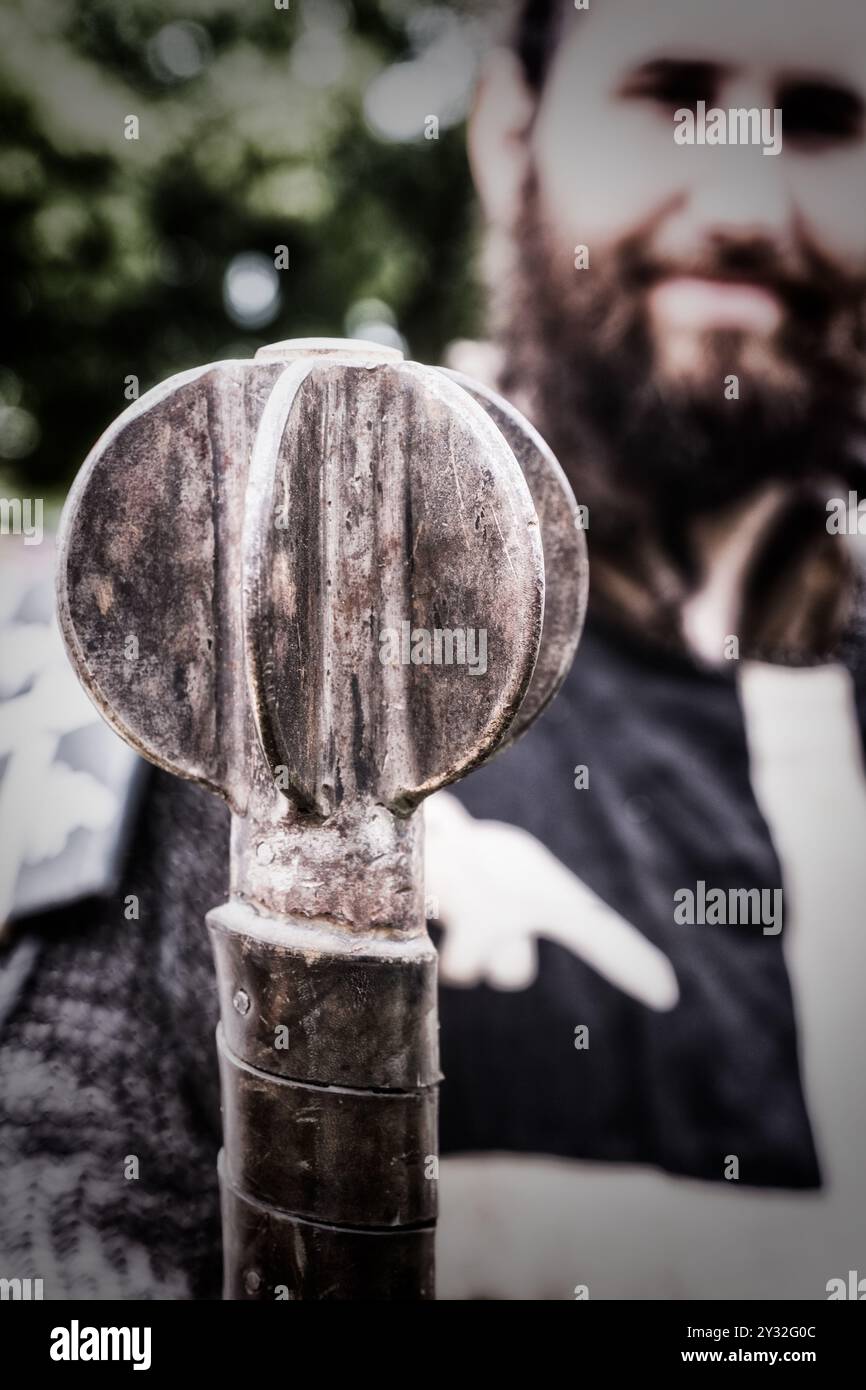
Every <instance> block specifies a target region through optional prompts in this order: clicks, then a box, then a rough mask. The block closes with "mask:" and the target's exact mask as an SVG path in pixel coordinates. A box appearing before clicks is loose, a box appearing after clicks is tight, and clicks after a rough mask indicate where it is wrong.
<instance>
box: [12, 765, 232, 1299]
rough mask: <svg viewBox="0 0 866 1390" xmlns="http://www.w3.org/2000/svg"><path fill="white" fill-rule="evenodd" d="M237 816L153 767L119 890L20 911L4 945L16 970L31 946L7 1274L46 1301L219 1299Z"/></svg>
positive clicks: (17, 1055)
mask: <svg viewBox="0 0 866 1390" xmlns="http://www.w3.org/2000/svg"><path fill="white" fill-rule="evenodd" d="M228 831H229V815H228V811H227V809H226V808H225V807H224V806H223V805H222V803H221V802H219V801H218V799H217V798H216V797H214V796H212V795H211V794H210V793H208V792H205V791H203V790H201V789H200V788H198V787H195V786H192V785H191V784H188V783H183V782H179V781H177V780H176V779H174V778H170V777H168V776H166V775H165V774H164V773H159V772H153V773H152V774H151V777H150V780H149V782H148V786H147V791H146V793H145V801H144V805H143V807H142V810H141V814H140V816H139V818H138V829H137V835H136V838H135V840H134V843H133V846H132V850H131V853H130V855H129V860H128V863H127V866H126V871H125V874H124V877H123V881H122V884H121V886H120V887H119V889H118V891H117V893H116V895H115V896H114V897H112V898H111V899H106V900H103V901H99V902H95V903H94V902H93V901H91V902H90V903H88V904H84V905H82V906H79V907H77V908H76V909H74V910H66V911H64V912H62V913H60V912H58V913H55V914H54V915H53V916H51V917H43V918H41V919H38V920H37V922H36V923H35V924H31V926H30V927H29V928H27V926H26V924H23V926H22V928H19V931H18V933H17V936H16V938H14V939H13V942H12V944H11V947H7V948H6V951H5V952H4V955H5V959H4V957H3V956H0V967H3V968H5V969H6V970H7V971H12V972H14V969H15V959H14V958H15V957H16V956H17V957H18V958H19V960H21V959H25V960H26V958H27V957H28V956H29V954H30V953H33V952H34V951H35V961H34V963H33V965H32V968H31V969H30V970H29V974H28V975H27V978H26V980H25V981H24V983H23V984H22V985H21V986H20V988H19V989H18V990H17V995H16V997H15V998H14V1001H13V1003H12V1005H11V1008H10V1009H9V1012H8V1013H7V1017H6V1020H5V1024H3V1026H2V1030H0V1197H2V1201H0V1277H4V1278H22V1279H26V1278H31V1279H42V1280H43V1290H44V1297H45V1298H46V1299H67V1298H69V1299H78V1298H81V1299H146V1298H165V1299H186V1298H194V1299H207V1298H219V1297H220V1286H221V1245H220V1219H219V1190H218V1184H217V1177H216V1156H217V1152H218V1149H219V1145H220V1134H221V1130H220V1114H219V1079H218V1070H217V1064H216V1052H215V1044H214V1029H215V1027H216V1022H217V1018H218V1015H219V1007H218V1002H217V995H216V981H215V977H214V971H213V964H212V960H211V952H210V945H209V941H208V937H207V931H206V928H205V924H204V916H205V913H206V912H207V911H208V909H209V908H211V907H214V906H216V905H217V904H218V903H220V902H223V901H225V899H226V897H227V872H228V870H227V866H228ZM130 894H135V895H136V896H137V897H138V899H139V917H138V920H137V921H136V920H127V918H126V916H125V906H124V903H125V899H126V898H127V897H128V895H130ZM10 956H11V957H12V959H11V960H10ZM132 1158H135V1159H137V1161H138V1176H137V1177H129V1176H127V1175H126V1174H127V1173H131V1172H133V1171H134V1168H135V1165H134V1164H133V1163H132V1162H131V1159H132Z"/></svg>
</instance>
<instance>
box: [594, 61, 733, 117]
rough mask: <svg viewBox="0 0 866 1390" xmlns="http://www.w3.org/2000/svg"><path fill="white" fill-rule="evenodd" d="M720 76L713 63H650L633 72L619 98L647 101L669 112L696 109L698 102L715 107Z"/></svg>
mask: <svg viewBox="0 0 866 1390" xmlns="http://www.w3.org/2000/svg"><path fill="white" fill-rule="evenodd" d="M717 82H718V74H717V72H716V71H715V69H714V67H713V65H712V64H710V63H671V62H658V63H648V64H647V65H646V66H645V67H642V68H640V69H639V70H638V71H637V72H634V73H631V74H630V75H629V76H628V77H627V78H626V79H625V81H624V82H623V83H622V84H621V86H620V88H619V93H618V95H619V96H621V97H625V98H627V99H630V100H633V101H648V102H651V103H652V104H654V105H656V106H660V107H663V108H664V109H665V110H666V111H667V110H671V111H677V110H679V109H681V108H682V107H688V108H689V109H690V110H694V108H695V107H696V106H697V104H698V102H699V101H705V102H706V103H707V105H708V106H711V105H712V104H713V100H714V96H715V91H716V86H717Z"/></svg>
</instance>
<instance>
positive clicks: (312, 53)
mask: <svg viewBox="0 0 866 1390" xmlns="http://www.w3.org/2000/svg"><path fill="white" fill-rule="evenodd" d="M419 16H420V18H419ZM443 17H444V19H446V20H447V19H448V15H447V14H446V12H445V11H443V10H442V9H441V7H440V8H438V9H429V8H425V7H423V6H419V5H413V4H410V3H401V0H354V3H352V0H290V5H289V8H288V9H278V8H276V5H275V3H274V0H244V3H233V4H229V3H227V0H186V3H182V2H181V0H5V4H4V8H3V10H2V13H0V116H2V121H0V128H2V130H3V131H4V132H5V134H4V137H3V143H2V146H0V200H2V204H3V217H2V232H0V237H2V243H0V245H2V264H3V269H4V277H3V279H4V288H3V314H4V322H5V323H6V324H7V325H8V328H9V337H8V339H7V345H6V348H5V349H4V350H3V352H2V354H0V465H2V466H3V468H4V469H5V470H6V471H7V472H9V471H12V472H13V473H14V472H17V474H18V477H19V479H20V480H21V481H22V482H23V480H24V479H26V480H27V482H26V486H27V488H28V489H29V490H30V491H31V492H33V491H34V490H35V489H36V488H39V489H42V490H43V491H46V492H49V493H50V491H51V489H52V488H60V487H62V486H64V485H65V484H66V483H68V481H69V480H70V478H71V477H72V475H73V474H74V472H75V470H76V469H77V468H78V466H79V465H80V463H81V461H82V459H83V458H84V456H85V454H86V452H87V450H88V448H89V447H90V445H91V444H92V443H93V441H94V439H95V438H96V437H97V435H98V434H99V432H100V431H101V430H102V429H103V428H104V427H105V426H106V425H107V424H108V423H109V422H110V421H111V420H112V419H113V418H114V416H115V415H117V414H118V412H119V411H120V410H121V409H123V407H124V406H125V405H126V404H128V401H127V400H126V399H125V398H124V382H125V379H126V378H127V377H128V376H130V375H134V376H136V377H137V378H138V380H139V382H140V389H141V391H142V392H144V391H145V390H147V389H148V388H149V387H150V386H151V385H153V384H154V383H155V382H157V381H159V380H161V379H162V378H164V377H166V376H168V375H170V374H171V373H172V372H176V371H180V370H182V369H184V368H186V367H189V366H193V365H196V364H198V363H202V362H206V361H209V360H215V359H218V358H220V357H227V356H248V355H251V354H252V353H253V352H254V351H255V349H256V348H257V347H258V346H259V345H260V344H261V343H263V342H273V341H276V340H278V339H280V338H287V337H295V336H301V335H308V334H328V335H335V336H343V335H344V333H345V332H346V331H347V325H346V315H347V312H348V311H349V310H350V308H351V306H352V305H356V304H357V303H358V301H362V300H381V301H384V305H385V306H387V308H388V309H390V311H391V312H392V314H393V320H394V323H395V324H396V327H397V329H399V332H400V333H401V334H402V335H403V336H404V337H405V339H406V340H407V343H408V348H409V351H410V352H411V354H412V355H413V356H414V357H417V358H418V359H420V360H427V361H435V360H436V359H437V357H438V356H439V355H440V353H441V351H442V349H443V347H444V346H445V344H446V343H447V342H448V341H449V340H450V339H452V338H455V337H460V336H466V335H470V334H472V333H473V332H474V331H476V329H477V316H478V308H479V295H478V290H477V286H476V283H475V279H474V273H473V258H472V250H473V238H474V214H473V200H472V195H471V189H470V183H469V175H468V170H467V166H466V157H465V151H464V132H463V129H462V125H461V123H460V120H459V117H452V118H451V119H449V120H443V122H442V128H441V130H440V132H439V138H438V139H425V138H424V135H423V132H422V131H421V130H418V131H416V132H415V133H414V134H413V136H412V137H411V138H408V139H407V138H402V139H395V138H390V139H389V138H385V136H383V134H382V133H381V130H379V131H378V132H377V130H376V129H375V122H373V123H372V124H371V122H370V121H369V119H367V118H365V105H364V103H365V94H366V93H367V92H368V90H369V87H370V83H371V82H374V81H375V80H376V79H377V75H379V74H381V73H382V72H383V71H387V69H388V68H389V66H391V65H394V64H397V63H400V62H403V61H406V60H412V59H413V56H414V58H416V59H417V57H418V55H419V52H423V47H424V44H425V42H426V43H429V42H431V41H432V40H431V35H432V37H433V39H435V36H436V34H437V33H438V32H439V29H441V25H442V21H443ZM452 19H453V16H452ZM437 26H438V27H437ZM452 41H453V39H452ZM467 42H468V40H467ZM447 68H448V64H447V63H446V64H444V65H443V73H445V74H447ZM435 81H436V77H435V73H434V77H433V92H434V96H435ZM429 84H430V77H429V74H428V88H429ZM424 95H426V91H425V93H424ZM419 99H421V100H423V97H419ZM443 109H444V99H443ZM422 110H423V108H422ZM429 110H430V111H431V112H435V111H436V110H437V107H436V106H435V105H431V106H430V107H429ZM130 115H134V116H136V117H137V118H138V123H139V138H138V139H137V140H134V139H132V140H131V139H126V138H125V136H124V131H125V128H128V127H125V122H126V119H127V117H129V116H130ZM278 246H286V247H288V250H289V258H290V266H289V269H284V270H280V271H279V272H278V274H279V289H278V295H279V300H278V303H279V308H278V312H276V314H275V316H274V317H273V318H272V320H271V321H269V322H267V323H266V324H257V325H255V326H252V325H251V324H250V323H248V322H247V323H244V322H239V321H238V320H237V319H236V320H235V321H234V322H233V321H232V317H231V315H230V313H229V312H228V310H227V307H226V302H225V298H224V285H225V275H226V270H227V268H228V266H229V265H230V264H231V262H232V260H233V258H234V257H236V256H238V255H241V254H243V253H250V252H252V253H257V254H258V256H259V257H264V258H266V259H267V261H269V262H270V264H271V265H273V261H274V255H275V248H276V247H278ZM383 313H384V310H383ZM357 317H358V315H355V319H357ZM361 318H363V313H362V314H361ZM353 321H354V320H353ZM350 327H351V324H350ZM4 406H5V410H4V409H3V407H4ZM26 416H29V417H31V424H32V420H33V419H35V422H36V426H38V429H31V439H30V444H29V446H28V444H27V429H26V428H23V434H22V420H23V421H24V422H25V425H26V418H25V417H26ZM13 417H14V418H13ZM4 420H5V421H6V426H7V428H4ZM16 430H17V433H16ZM22 440H23V442H22Z"/></svg>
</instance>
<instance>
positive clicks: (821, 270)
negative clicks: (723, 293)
mask: <svg viewBox="0 0 866 1390" xmlns="http://www.w3.org/2000/svg"><path fill="white" fill-rule="evenodd" d="M620 273H621V275H622V278H623V283H625V284H628V285H630V286H631V288H632V289H634V290H635V291H638V292H640V291H646V290H648V289H651V288H652V287H653V286H654V285H657V284H658V283H659V282H660V281H662V280H665V279H668V278H669V277H671V276H677V277H679V276H684V277H689V278H695V279H705V280H719V281H730V280H736V281H737V282H742V283H746V284H753V285H755V286H758V287H759V288H761V289H766V290H769V291H770V292H771V293H773V294H775V295H776V296H777V297H778V299H779V300H780V301H781V303H782V305H783V306H784V308H785V309H786V310H787V312H788V316H789V317H790V318H791V319H793V320H795V321H796V322H798V323H800V324H803V325H808V326H812V327H814V326H820V325H821V324H823V323H826V322H827V320H828V319H829V318H830V317H831V316H832V315H833V314H834V313H835V312H837V311H838V310H839V309H840V307H843V306H844V307H848V306H850V305H851V304H852V302H854V303H856V302H862V301H863V298H864V296H866V278H863V277H860V278H859V279H858V278H856V277H853V276H851V275H849V274H847V273H845V272H844V271H842V270H841V269H840V268H838V267H837V266H835V265H833V263H832V262H831V261H829V260H828V259H827V258H826V257H824V256H821V255H819V254H818V253H817V252H815V251H812V250H810V249H807V248H802V249H800V248H794V247H780V246H775V245H773V244H772V243H769V242H767V241H764V240H760V241H759V240H753V241H742V242H728V243H723V244H720V245H718V246H715V247H707V248H705V249H703V250H702V251H700V252H698V253H697V254H694V255H689V256H682V257H677V258H674V257H664V256H660V255H658V256H657V255H654V254H653V253H652V252H651V251H649V252H648V251H647V249H646V248H645V247H644V246H642V245H640V244H636V243H634V242H629V243H625V244H624V245H623V246H622V247H621V259H620Z"/></svg>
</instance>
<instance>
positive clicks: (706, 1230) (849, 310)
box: [428, 0, 866, 1298]
mask: <svg viewBox="0 0 866 1390" xmlns="http://www.w3.org/2000/svg"><path fill="white" fill-rule="evenodd" d="M699 103H704V108H699ZM699 109H706V110H709V109H721V110H723V111H743V110H744V109H745V110H748V111H756V112H758V113H769V114H770V115H772V113H778V112H781V122H782V149H781V152H780V153H779V154H778V155H777V156H774V157H769V158H768V157H765V154H764V150H763V148H762V147H761V146H760V145H739V146H737V145H727V146H722V145H712V144H709V143H708V144H705V145H694V146H689V145H683V144H680V143H678V142H677V140H676V139H675V130H676V129H677V126H678V124H679V125H680V126H681V125H682V124H683V114H682V113H683V112H684V111H685V112H689V113H692V112H697V111H698V110H699ZM864 112H866V16H864V12H863V10H862V7H861V6H858V5H857V4H856V3H854V0H836V3H834V4H831V5H830V6H829V8H828V9H826V10H824V11H823V18H822V21H821V23H820V25H819V24H816V20H815V14H814V11H813V9H812V7H811V6H810V5H809V4H808V3H806V2H805V0H803V3H800V0H795V3H793V4H790V3H787V0H785V3H782V0H779V2H778V3H777V2H776V0H769V3H764V4H761V5H759V6H755V5H752V4H750V3H748V0H743V2H742V3H740V0H736V2H735V3H733V4H729V5H725V6H710V5H703V6H695V5H694V4H693V3H690V0H659V2H658V3H654V4H650V5H647V4H645V3H642V0H593V3H592V5H591V6H589V7H588V8H587V9H581V10H576V9H575V7H574V6H572V5H567V4H563V3H558V0H527V3H525V4H523V5H522V6H520V7H519V13H518V15H517V18H516V25H515V27H514V29H513V30H512V31H511V34H510V42H509V43H507V44H506V45H504V46H503V48H502V49H501V50H500V51H499V52H498V53H496V54H494V55H492V56H491V58H490V60H489V61H488V63H487V66H486V72H485V77H484V81H483V83H482V86H481V89H480V92H479V96H478V100H477V103H476V108H475V112H474V116H473V121H472V128H471V138H470V150H471V155H472V163H473V168H474V171H475V177H476V182H477V184H478V188H479V191H480V193H481V196H482V201H483V203H484V207H485V211H486V213H487V217H488V223H489V227H490V235H489V245H488V272H489V275H490V278H491V282H492V287H493V294H494V303H495V305H496V308H497V309H498V314H499V324H500V338H499V341H500V344H501V358H500V364H499V366H500V370H499V384H500V386H501V388H502V390H503V391H504V393H505V394H506V395H508V396H509V397H510V398H511V399H513V400H514V401H515V403H516V404H518V405H520V406H521V407H522V408H523V409H524V410H526V411H527V413H528V414H529V415H530V417H531V418H532V419H533V421H534V423H535V424H536V425H537V426H538V428H539V429H540V431H541V433H542V434H543V435H544V437H545V438H546V439H547V440H548V441H549V442H550V444H551V445H552V447H553V449H554V451H555V452H556V454H557V456H558V457H559V459H560V462H561V463H562V465H563V467H564V468H565V470H566V472H567V473H568V475H569V478H570V480H571V482H572V485H573V487H574V490H575V493H576V495H577V497H578V500H579V502H580V503H581V504H582V505H584V506H586V507H587V508H588V517H589V521H588V527H589V529H588V539H589V549H590V582H591V598H590V611H589V620H588V624H587V630H586V633H585V636H584V639H583V643H582V645H581V648H580V650H579V652H578V656H577V658H576V660H575V663H574V666H573V668H572V670H571V673H570V676H569V678H568V680H567V682H566V685H565V688H564V690H563V692H562V694H561V695H560V697H559V699H558V701H557V702H556V704H555V705H554V706H553V707H552V709H551V710H550V712H549V713H548V715H547V716H546V717H545V718H544V719H543V720H542V721H541V722H540V724H539V725H538V726H537V727H536V728H534V729H532V730H531V731H530V732H529V734H528V735H527V736H526V738H525V739H524V740H523V741H522V742H521V743H520V744H518V746H517V747H516V748H515V749H514V750H513V751H512V752H511V753H510V754H509V755H508V756H507V757H504V758H502V759H501V760H499V761H496V760H495V761H494V762H493V764H491V765H490V766H489V768H487V769H483V770H482V771H481V772H480V773H479V774H478V775H477V776H476V777H474V778H473V779H472V780H471V781H469V782H467V783H466V785H465V787H461V788H459V789H458V790H457V796H458V797H459V799H460V802H462V804H463V807H464V808H466V809H468V810H469V811H470V812H471V813H472V814H473V816H475V817H478V818H480V819H479V820H477V821H470V820H469V819H468V818H467V816H466V810H465V809H464V810H461V809H460V808H459V806H458V803H457V801H456V799H455V798H454V797H453V796H448V797H440V798H434V801H433V803H432V804H431V805H430V807H429V808H428V824H429V837H428V838H429V850H428V854H429V863H428V891H429V892H431V893H432V895H433V897H434V899H435V898H436V897H438V899H439V907H440V912H441V916H442V920H443V923H444V927H445V934H444V939H443V941H442V943H441V967H442V977H443V982H444V987H443V991H442V1013H441V1018H442V1039H443V1054H444V1055H443V1066H444V1071H445V1074H446V1076H447V1077H448V1082H447V1083H446V1085H445V1087H444V1091H443V1147H444V1149H445V1150H446V1151H448V1150H452V1149H454V1150H458V1151H460V1153H461V1155H462V1156H460V1157H458V1158H455V1159H454V1160H453V1161H452V1162H451V1163H450V1164H443V1182H442V1207H443V1229H442V1236H441V1240H440V1246H441V1249H442V1252H443V1254H445V1253H446V1252H447V1255H448V1258H447V1259H446V1260H444V1262H443V1284H444V1287H443V1292H447V1291H448V1290H449V1289H451V1290H453V1291H454V1292H461V1293H463V1294H471V1293H472V1291H473V1290H474V1291H475V1292H478V1293H481V1294H485V1295H486V1296H494V1297H495V1296H500V1297H501V1296H511V1297H527V1296H536V1297H550V1298H556V1297H559V1298H564V1297H570V1296H572V1289H574V1288H578V1289H580V1290H587V1291H589V1292H590V1294H591V1296H593V1297H713V1296H718V1297H744V1296H745V1297H757V1298H772V1297H805V1298H815V1297H825V1296H826V1293H825V1290H826V1289H827V1287H828V1285H829V1283H830V1281H831V1280H833V1279H834V1278H836V1277H838V1276H844V1275H845V1272H846V1271H847V1270H849V1269H855V1270H856V1269H862V1268H863V1262H864V1259H866V1200H864V1196H866V1193H864V1177H863V1173H864V1169H866V1085H864V1081H863V1078H862V1067H861V1065H860V1061H859V1059H860V1058H862V1055H863V1051H864V1044H866V1025H864V1022H863V1016H864V1010H863V996H864V991H866V938H864V934H863V932H862V928H861V925H860V923H861V920H862V907H861V904H862V902H863V900H864V894H866V872H864V868H863V856H862V851H861V846H862V844H863V836H864V833H866V782H864V772H863V742H862V738H863V735H862V729H863V714H864V694H866V689H864V676H863V642H862V630H863V629H862V604H861V603H860V589H861V583H860V579H859V574H858V567H857V555H856V549H857V546H856V537H855V538H854V539H853V542H852V538H850V537H846V536H840V535H838V534H830V531H836V530H838V529H839V528H838V527H830V528H829V529H828V525H827V523H828V508H829V503H830V500H831V499H833V498H838V497H839V496H842V497H845V498H847V497H848V491H849V486H850V488H853V489H855V490H856V487H857V484H858V481H859V480H860V479H861V477H862V464H863V416H862V399H863V387H864V380H866V358H864V344H866V339H864V307H866V302H864V301H866V121H864ZM678 113H679V115H678ZM753 124H755V123H753ZM764 124H766V122H765V123H764ZM749 125H750V123H748V122H747V123H745V125H744V126H743V128H748V127H749ZM760 125H761V122H760V120H759V121H758V122H757V123H756V125H755V128H759V127H760ZM848 529H853V530H854V531H855V532H856V525H855V526H854V527H853V528H852V527H849V528H848ZM506 823H507V824H506ZM530 837H531V838H530ZM713 889H715V890H720V891H719V893H718V897H719V898H722V897H724V899H725V901H727V900H728V899H729V898H730V896H731V894H737V895H738V897H739V896H740V895H742V897H741V900H743V899H744V898H745V895H746V894H748V895H749V896H750V898H751V900H752V901H753V902H755V901H757V899H758V896H759V895H758V893H756V892H755V891H754V890H760V894H761V900H762V902H765V903H769V902H770V901H774V902H784V909H785V911H784V929H783V930H782V929H781V928H782V921H781V913H780V914H779V916H778V920H775V918H774V919H773V920H772V921H771V920H770V919H769V918H766V917H762V918H761V919H760V921H759V920H757V919H756V917H755V916H754V915H752V916H748V917H747V919H746V920H731V918H730V917H729V916H728V917H726V916H725V915H724V914H718V913H717V914H715V915H713V914H711V913H710V912H707V913H706V914H705V916H706V920H705V921H701V920H700V919H697V920H696V919H695V918H693V919H692V920H691V922H690V921H689V920H688V919H686V920H685V921H684V920H683V914H678V912H677V911H676V908H675V903H677V902H683V901H686V900H703V898H706V899H707V901H709V894H710V892H711V890H713ZM491 1153H492V1154H493V1155H495V1157H493V1158H491ZM541 1155H546V1156H551V1157H546V1158H542V1157H541ZM552 1156H556V1158H554V1157H552ZM575 1160H582V1161H581V1162H576V1161H575ZM611 1162H613V1163H615V1164H616V1165H618V1166H617V1167H615V1168H614V1167H610V1166H602V1164H603V1163H604V1164H610V1163H611ZM659 1170H660V1171H659ZM669 1175H680V1180H676V1179H675V1178H674V1177H673V1176H669ZM683 1178H685V1179H689V1180H690V1181H687V1182H685V1181H682V1179H683ZM795 1194H798V1195H795ZM468 1213H472V1214H473V1215H472V1217H471V1218H470V1216H469V1215H468ZM578 1296H580V1295H578Z"/></svg>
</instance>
